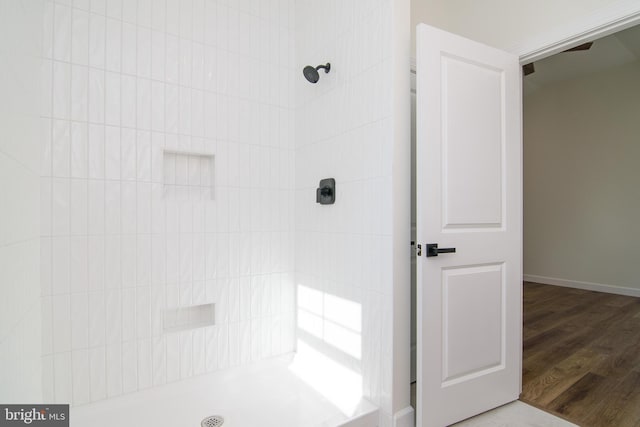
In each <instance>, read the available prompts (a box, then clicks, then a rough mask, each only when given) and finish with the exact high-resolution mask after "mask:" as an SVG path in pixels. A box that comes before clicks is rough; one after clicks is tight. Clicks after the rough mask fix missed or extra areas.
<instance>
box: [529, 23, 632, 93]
mask: <svg viewBox="0 0 640 427" xmlns="http://www.w3.org/2000/svg"><path fill="white" fill-rule="evenodd" d="M638 60H640V25H637V26H635V27H631V28H628V29H626V30H623V31H620V32H618V33H615V34H612V35H610V36H607V37H604V38H601V39H598V40H595V41H594V43H593V46H592V47H591V49H589V50H585V51H577V52H561V53H558V54H556V55H553V56H550V57H548V58H544V59H541V60H540V61H536V62H535V63H534V66H535V70H536V71H535V73H533V74H529V75H528V76H526V77H524V78H523V91H524V95H525V96H526V95H528V94H531V93H533V92H535V91H537V90H539V89H540V88H542V87H544V86H547V85H549V84H552V83H556V82H561V81H565V80H569V79H573V78H577V77H581V76H585V75H587V74H591V73H596V72H599V71H604V70H606V69H609V68H615V67H619V66H622V65H625V64H628V63H631V62H634V61H638Z"/></svg>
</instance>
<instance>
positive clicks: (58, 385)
mask: <svg viewBox="0 0 640 427" xmlns="http://www.w3.org/2000/svg"><path fill="white" fill-rule="evenodd" d="M53 370H54V379H53V384H54V396H55V397H54V398H55V403H58V404H65V403H66V404H69V403H71V402H72V400H73V394H72V365H71V352H65V353H57V354H55V355H54V356H53Z"/></svg>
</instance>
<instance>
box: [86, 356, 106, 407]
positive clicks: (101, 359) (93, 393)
mask: <svg viewBox="0 0 640 427" xmlns="http://www.w3.org/2000/svg"><path fill="white" fill-rule="evenodd" d="M89 381H90V387H91V389H90V397H91V401H94V402H95V401H97V400H102V399H104V398H106V397H107V371H106V358H105V348H104V347H97V348H92V349H90V350H89Z"/></svg>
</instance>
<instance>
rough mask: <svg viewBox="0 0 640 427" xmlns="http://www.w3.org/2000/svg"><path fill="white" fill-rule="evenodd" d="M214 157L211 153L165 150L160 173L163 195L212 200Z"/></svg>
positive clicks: (170, 197) (183, 198) (166, 196)
mask: <svg viewBox="0 0 640 427" xmlns="http://www.w3.org/2000/svg"><path fill="white" fill-rule="evenodd" d="M214 158H215V156H214V155H213V154H211V153H195V152H188V151H172V150H165V151H164V154H163V173H162V179H163V186H164V197H165V198H167V199H181V200H213V199H214V190H213V188H214V186H213V183H214Z"/></svg>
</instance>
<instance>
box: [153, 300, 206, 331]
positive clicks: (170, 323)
mask: <svg viewBox="0 0 640 427" xmlns="http://www.w3.org/2000/svg"><path fill="white" fill-rule="evenodd" d="M215 319H216V317H215V304H214V303H210V304H201V305H192V306H188V307H176V308H167V309H165V310H163V319H162V320H163V325H162V326H163V330H164V332H179V331H186V330H189V329H197V328H203V327H205V326H212V325H214V324H215Z"/></svg>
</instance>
